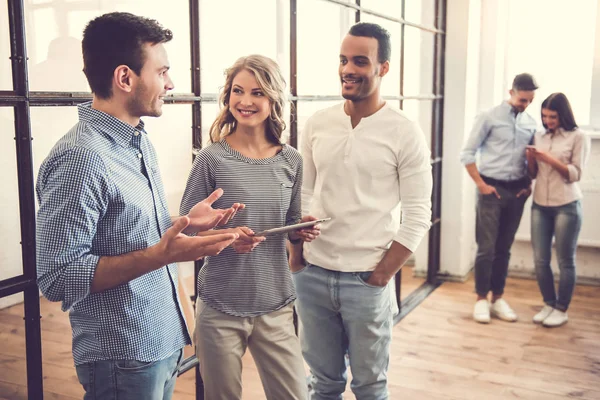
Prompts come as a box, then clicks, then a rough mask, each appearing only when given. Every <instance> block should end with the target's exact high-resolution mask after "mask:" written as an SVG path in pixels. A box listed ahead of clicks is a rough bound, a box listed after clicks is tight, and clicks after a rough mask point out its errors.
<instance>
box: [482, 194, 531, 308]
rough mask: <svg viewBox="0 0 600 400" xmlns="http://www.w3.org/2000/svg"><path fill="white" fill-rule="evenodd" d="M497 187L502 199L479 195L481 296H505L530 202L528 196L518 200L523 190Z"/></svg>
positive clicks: (494, 196) (492, 195) (490, 195)
mask: <svg viewBox="0 0 600 400" xmlns="http://www.w3.org/2000/svg"><path fill="white" fill-rule="evenodd" d="M495 187H496V190H497V191H498V194H500V198H497V197H496V195H494V194H488V195H482V194H481V193H479V192H477V220H476V225H475V238H476V240H477V256H476V257H475V291H476V292H477V294H478V295H479V296H481V297H486V296H487V295H488V293H489V292H490V291H491V292H492V293H493V294H494V295H496V296H500V295H502V294H504V286H505V285H506V276H507V275H508V262H509V260H510V248H511V247H512V244H513V241H514V239H515V234H516V233H517V229H518V228H519V223H520V222H521V216H522V215H523V208H524V206H525V201H526V200H527V196H520V197H517V193H518V192H519V191H520V190H521V188H518V187H517V188H514V189H507V188H504V187H502V186H495Z"/></svg>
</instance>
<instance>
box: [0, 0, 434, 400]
mask: <svg viewBox="0 0 600 400" xmlns="http://www.w3.org/2000/svg"><path fill="white" fill-rule="evenodd" d="M21 7H23V8H21ZM111 11H127V12H131V13H134V14H138V15H143V16H146V17H150V18H154V19H156V20H158V21H159V22H160V23H161V24H162V25H163V26H165V27H166V28H169V29H171V30H172V31H173V34H174V39H173V40H172V41H171V42H169V43H168V44H167V45H166V49H167V51H168V55H169V60H170V65H171V70H170V74H171V76H172V79H173V81H174V84H175V90H173V92H172V94H171V95H170V97H169V98H168V99H167V103H168V104H167V105H166V106H165V107H164V113H163V115H162V116H161V117H160V118H144V121H145V123H146V128H147V131H148V132H149V135H150V138H151V140H152V142H153V143H154V146H155V148H156V150H157V153H158V158H159V165H160V169H161V173H162V177H163V181H164V185H165V190H166V194H167V198H168V202H169V209H170V211H171V213H173V214H176V213H177V211H178V208H179V202H180V200H181V196H182V193H183V190H184V188H185V184H186V181H187V176H188V173H189V169H190V166H191V162H192V159H193V156H194V152H195V151H196V150H197V149H199V148H201V147H203V146H206V145H207V144H208V143H209V136H208V132H209V128H210V126H211V124H212V122H213V121H214V118H215V116H216V115H217V113H218V112H219V107H218V104H217V99H218V95H219V91H220V89H221V87H222V86H223V83H224V71H225V69H226V68H228V67H229V66H231V65H232V64H233V62H234V61H235V60H236V59H237V58H239V57H241V56H245V55H249V54H253V53H258V54H263V55H266V56H268V57H271V58H273V59H275V60H276V61H277V62H278V63H279V65H280V67H281V69H282V72H283V73H284V76H285V77H286V80H287V85H288V91H289V94H290V95H289V102H288V105H287V107H286V109H285V113H286V121H287V126H288V127H287V130H286V131H285V132H284V139H285V140H286V141H288V142H289V143H291V144H292V145H295V146H298V145H299V144H301V142H302V129H303V126H304V123H305V122H306V119H307V118H308V117H309V116H310V115H312V114H313V113H314V112H315V111H317V110H319V109H322V108H325V107H328V106H330V105H333V104H336V103H339V102H340V101H341V100H342V98H341V97H340V79H339V75H338V66H339V57H338V56H339V48H340V43H341V40H342V39H343V37H344V36H345V35H346V33H347V32H348V29H349V28H350V27H351V26H352V25H353V24H354V23H355V22H357V21H368V22H376V23H378V24H380V25H382V26H383V27H385V28H386V29H387V30H388V31H389V32H390V33H391V36H392V59H391V67H390V71H389V73H388V75H387V76H386V77H385V78H384V81H383V86H382V94H383V95H384V97H385V98H386V99H387V100H388V101H390V102H391V103H392V104H393V105H394V106H400V107H402V108H403V109H404V111H405V113H406V114H407V115H408V116H409V117H410V118H412V119H414V120H416V121H418V122H419V123H420V124H421V127H422V129H423V131H424V134H425V135H426V137H427V140H428V143H430V146H431V148H432V151H433V153H432V160H434V161H433V162H434V165H437V167H438V168H439V165H441V164H440V163H439V162H440V160H441V158H440V156H441V153H439V151H441V146H439V141H440V140H441V139H440V138H441V132H440V121H441V118H442V98H441V93H443V82H442V79H441V76H442V74H440V71H441V70H442V68H443V46H444V36H445V33H444V20H445V18H444V13H445V0H362V1H355V0H252V1H244V0H219V1H216V0H215V1H213V0H172V1H170V2H168V3H164V2H158V1H147V0H22V1H14V2H13V1H9V2H6V1H3V2H2V1H0V126H2V129H0V146H1V149H2V150H0V152H1V153H2V156H1V158H0V166H1V167H2V173H1V174H0V186H1V187H2V188H3V189H4V190H3V194H2V197H0V205H2V208H1V210H0V213H2V215H1V218H2V220H3V223H2V225H1V226H0V239H1V240H2V243H3V247H2V251H1V252H0V301H4V303H0V306H1V305H2V304H6V302H7V301H8V300H6V299H14V297H12V298H9V297H7V295H9V294H15V293H18V292H21V291H25V309H26V311H25V312H26V314H27V315H26V326H27V329H28V331H29V332H34V331H35V330H36V329H37V330H38V331H39V309H37V311H36V307H35V305H37V306H38V307H39V303H38V298H37V296H38V291H37V287H36V286H35V276H36V271H35V268H36V265H35V247H34V243H35V210H36V201H35V194H34V191H33V188H34V185H35V179H36V177H37V172H38V169H39V165H40V164H41V162H42V161H43V159H44V158H45V157H46V156H47V154H48V152H49V151H50V149H51V148H52V146H53V145H54V143H56V141H57V140H58V139H59V138H60V137H61V136H62V135H64V134H65V133H66V132H67V131H68V129H70V128H71V127H72V126H73V124H74V123H75V122H76V121H77V109H76V107H75V106H76V105H77V104H79V103H81V102H84V101H87V100H90V99H91V93H89V87H88V84H87V81H86V79H85V76H84V74H83V72H82V67H83V62H82V57H81V39H82V34H83V29H84V28H85V26H86V24H87V23H88V22H89V21H90V20H91V19H93V18H95V17H97V16H99V15H102V14H104V13H107V12H111ZM9 16H11V17H10V18H12V19H11V20H10V21H9ZM11 43H12V44H13V45H12V46H11ZM436 71H437V72H436ZM13 76H14V84H13ZM15 139H16V140H15ZM436 143H437V144H436ZM435 160H437V161H435ZM436 163H437V164H436ZM436 171H437V169H436V168H435V167H434V180H435V184H436V185H438V186H439V184H440V182H439V174H438V175H436ZM438 202H439V199H438ZM435 204H436V202H435V201H434V219H437V220H438V221H439V209H438V210H437V211H436V206H435ZM435 230H439V224H437V225H436V224H434V228H433V230H432V232H435ZM432 237H433V239H432ZM436 237H437V239H435V238H436ZM436 240H437V241H436ZM423 245H424V246H428V245H429V247H430V249H432V250H433V251H437V247H438V246H439V234H438V235H437V236H436V235H435V234H430V239H429V244H428V243H424V244H423ZM434 259H435V258H434ZM430 264H431V265H433V269H432V271H434V275H435V268H437V267H435V265H434V264H435V263H431V262H430ZM7 266H10V268H7ZM188 267H189V265H188ZM11 301H13V300H11ZM36 320H37V321H36ZM36 354H37V355H36ZM27 356H28V363H30V364H29V365H36V366H37V367H36V368H38V367H39V366H40V365H41V362H40V358H41V350H40V351H39V352H37V351H36V348H35V346H34V347H33V350H32V351H30V352H28V355H27ZM36 357H39V358H36ZM38 364H39V365H38ZM28 374H30V375H28V377H29V378H30V379H28V382H29V388H30V390H36V392H37V390H38V389H39V386H41V382H42V376H41V370H37V371H36V370H35V369H29V370H28ZM1 395H2V393H1V392H0V397H1Z"/></svg>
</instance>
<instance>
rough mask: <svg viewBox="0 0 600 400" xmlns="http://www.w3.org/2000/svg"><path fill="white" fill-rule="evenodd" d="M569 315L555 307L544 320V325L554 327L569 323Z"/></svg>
mask: <svg viewBox="0 0 600 400" xmlns="http://www.w3.org/2000/svg"><path fill="white" fill-rule="evenodd" d="M568 320H569V317H568V316H567V313H566V312H563V311H560V310H557V309H554V310H552V313H551V314H550V315H549V316H548V317H547V318H546V319H545V320H544V322H542V325H544V326H545V327H548V328H554V327H557V326H561V325H564V324H566V323H567V321H568Z"/></svg>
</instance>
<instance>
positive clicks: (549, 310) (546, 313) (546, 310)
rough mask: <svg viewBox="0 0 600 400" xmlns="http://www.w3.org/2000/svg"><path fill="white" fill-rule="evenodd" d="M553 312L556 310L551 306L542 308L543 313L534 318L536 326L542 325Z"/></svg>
mask: <svg viewBox="0 0 600 400" xmlns="http://www.w3.org/2000/svg"><path fill="white" fill-rule="evenodd" d="M552 311H554V308H552V307H550V306H549V305H545V306H544V308H542V311H540V312H539V313H537V314H535V315H534V316H533V322H534V323H535V324H541V323H542V322H544V320H545V319H546V318H548V316H549V315H550V314H551V313H552Z"/></svg>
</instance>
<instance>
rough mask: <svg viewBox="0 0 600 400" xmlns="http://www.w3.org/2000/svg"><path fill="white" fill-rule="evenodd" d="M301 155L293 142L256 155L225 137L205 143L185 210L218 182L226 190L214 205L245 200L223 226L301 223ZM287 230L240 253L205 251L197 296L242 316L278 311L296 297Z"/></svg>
mask: <svg viewBox="0 0 600 400" xmlns="http://www.w3.org/2000/svg"><path fill="white" fill-rule="evenodd" d="M301 187H302V158H301V156H300V153H299V152H298V151H297V150H296V149H294V148H293V147H290V146H288V145H285V144H284V145H283V148H282V150H281V151H280V152H279V153H278V154H276V155H275V156H273V157H269V158H264V159H252V158H248V157H245V156H244V155H242V154H241V153H239V152H238V151H236V150H234V149H232V148H231V147H230V146H229V145H228V144H227V142H226V141H225V140H221V141H220V142H219V143H213V144H212V145H210V146H208V147H206V148H204V149H202V150H201V151H200V153H199V154H198V155H197V157H196V159H195V160H194V165H193V166H192V171H191V172H190V176H189V178H188V182H187V187H186V189H185V193H184V194H183V199H182V201H181V208H180V214H181V215H186V214H187V213H188V212H189V211H190V209H191V208H192V207H193V206H194V205H195V204H196V203H198V202H199V201H202V200H203V199H205V198H206V197H207V196H208V195H209V194H210V193H211V192H213V191H214V190H215V189H217V188H221V189H223V192H224V193H223V196H222V197H221V198H220V199H219V200H217V201H216V202H215V203H214V204H213V207H215V208H228V207H231V205H232V204H233V203H237V202H240V203H244V204H245V205H246V208H245V209H244V210H243V211H241V212H238V213H237V214H236V216H235V218H233V220H232V221H229V223H228V224H227V225H225V226H224V227H223V228H233V227H236V226H247V227H248V228H250V229H252V230H253V231H255V232H259V231H262V230H264V229H269V228H274V227H278V226H282V225H290V224H293V223H296V222H298V221H299V220H300V218H301V207H300V188H301ZM285 241H286V235H283V234H282V235H275V236H269V237H267V240H265V241H264V242H262V243H260V244H259V245H258V246H257V247H256V248H255V249H254V250H252V251H251V252H250V253H247V254H238V253H236V252H235V250H234V249H233V248H232V247H227V248H226V249H225V250H223V251H222V252H221V253H220V254H219V255H217V256H212V257H206V258H205V259H204V267H203V268H202V269H201V270H200V274H199V276H198V297H200V299H202V301H204V302H205V303H206V304H208V305H209V306H210V307H212V308H214V309H216V310H218V311H221V312H223V313H226V314H229V315H233V316H237V317H255V316H259V315H263V314H267V313H270V312H273V311H276V310H278V309H280V308H282V307H284V306H286V305H287V304H289V303H290V302H292V301H294V300H295V298H296V293H295V291H294V286H293V284H292V278H291V274H290V271H289V267H288V261H287V254H286V248H285Z"/></svg>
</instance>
